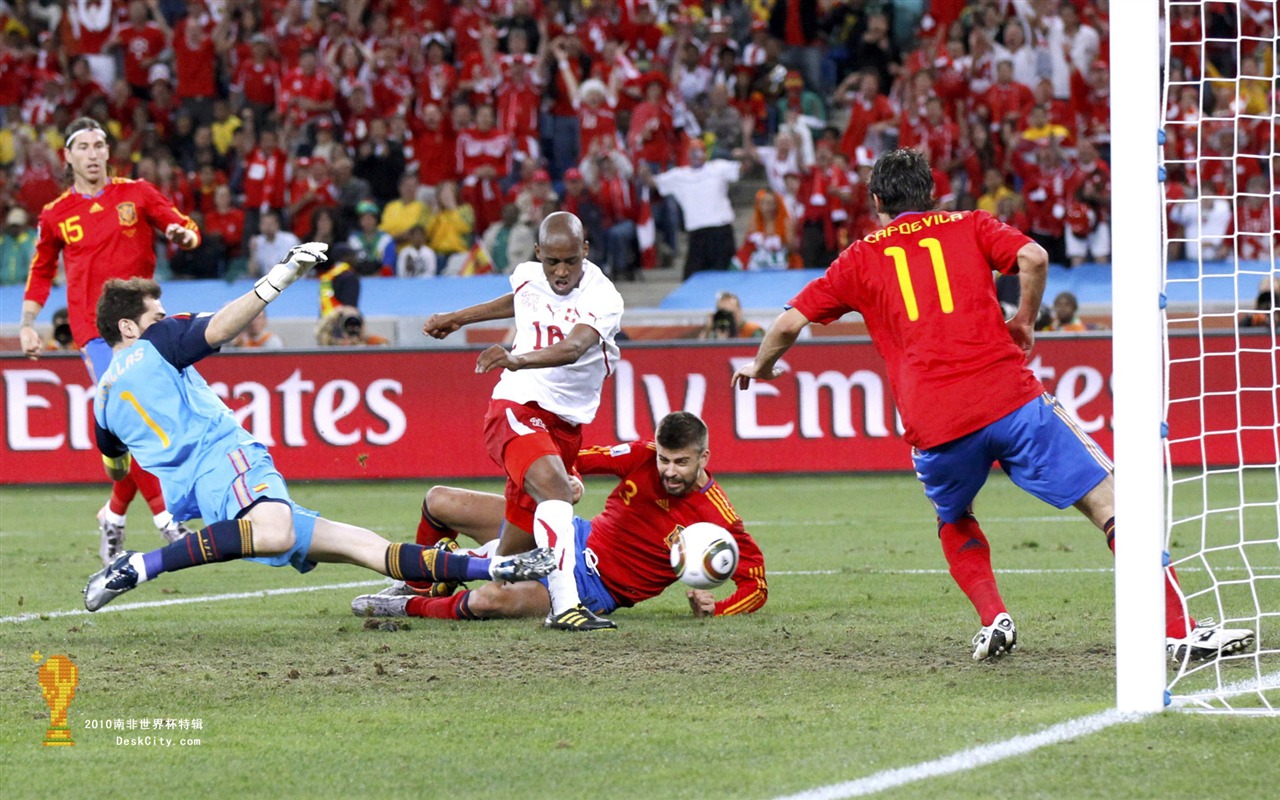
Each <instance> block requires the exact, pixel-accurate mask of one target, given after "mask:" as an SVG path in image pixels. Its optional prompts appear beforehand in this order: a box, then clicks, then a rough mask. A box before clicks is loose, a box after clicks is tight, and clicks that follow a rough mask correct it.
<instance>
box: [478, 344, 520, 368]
mask: <svg viewBox="0 0 1280 800" xmlns="http://www.w3.org/2000/svg"><path fill="white" fill-rule="evenodd" d="M495 369H520V362H519V360H518V357H517V356H513V355H511V353H510V352H508V350H507V348H505V347H503V346H502V345H500V344H495V345H493V346H491V347H488V348H486V349H485V351H484V352H483V353H481V354H480V357H479V358H477V359H476V372H479V373H484V372H491V371H493V370H495Z"/></svg>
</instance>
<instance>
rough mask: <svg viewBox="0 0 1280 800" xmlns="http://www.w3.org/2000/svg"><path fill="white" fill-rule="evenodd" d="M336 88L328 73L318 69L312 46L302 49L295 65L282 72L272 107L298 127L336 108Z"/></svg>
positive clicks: (330, 112)
mask: <svg viewBox="0 0 1280 800" xmlns="http://www.w3.org/2000/svg"><path fill="white" fill-rule="evenodd" d="M336 98H337V90H336V89H334V86H333V82H332V81H330V80H329V76H328V75H327V74H325V73H324V71H322V70H321V69H319V61H318V60H317V56H316V51H315V49H314V48H310V47H309V48H306V49H305V50H303V51H302V53H301V55H300V56H299V58H298V66H297V67H296V68H295V69H292V70H290V71H289V72H288V73H286V74H285V76H284V78H283V80H282V81H281V84H280V92H279V94H278V95H277V101H276V107H277V110H278V111H279V112H280V113H281V115H283V116H284V117H285V118H286V120H287V121H288V122H289V123H291V124H293V125H295V126H301V125H305V124H306V123H308V122H310V121H312V120H314V119H316V118H318V117H320V116H324V115H329V114H332V113H333V111H334V109H335V108H336V107H337V102H336Z"/></svg>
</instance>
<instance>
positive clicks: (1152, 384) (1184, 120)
mask: <svg viewBox="0 0 1280 800" xmlns="http://www.w3.org/2000/svg"><path fill="white" fill-rule="evenodd" d="M1210 8H1211V5H1210V4H1207V3H1203V2H1200V0H1159V2H1146V1H1140V2H1124V3H1113V4H1112V6H1111V12H1112V13H1111V20H1110V23H1111V27H1110V30H1111V47H1112V50H1111V52H1112V60H1111V136H1112V150H1111V165H1112V209H1113V220H1114V223H1113V228H1112V229H1113V231H1114V232H1115V235H1114V244H1113V259H1112V263H1113V271H1112V309H1113V313H1112V318H1113V329H1114V333H1113V357H1112V360H1113V392H1114V418H1113V422H1112V426H1113V428H1114V432H1115V462H1116V531H1117V535H1116V573H1115V582H1116V703H1117V706H1118V708H1119V709H1120V710H1122V711H1138V712H1149V711H1157V710H1160V709H1162V708H1165V707H1173V708H1179V709H1185V710H1196V711H1217V712H1229V713H1245V714H1280V367H1278V366H1277V361H1278V356H1277V354H1278V353H1280V346H1278V340H1277V321H1278V320H1277V319H1276V317H1275V316H1271V315H1268V314H1267V313H1265V312H1264V313H1262V314H1260V315H1259V314H1257V313H1256V309H1255V305H1254V304H1255V297H1259V299H1260V295H1261V293H1262V292H1263V290H1265V288H1266V287H1267V286H1268V285H1270V284H1272V282H1275V281H1277V279H1278V278H1280V272H1278V271H1277V259H1278V257H1280V252H1278V248H1277V242H1278V241H1280V235H1278V234H1277V232H1276V220H1278V219H1280V213H1278V212H1277V204H1280V186H1277V185H1276V183H1277V180H1276V177H1277V175H1280V162H1278V161H1276V159H1280V141H1277V138H1278V137H1280V109H1277V105H1280V90H1278V89H1277V75H1278V74H1280V66H1278V65H1277V62H1280V38H1278V37H1277V31H1276V25H1277V23H1278V22H1280V20H1277V19H1275V16H1276V15H1277V14H1280V9H1277V4H1276V3H1267V2H1260V1H1259V0H1227V1H1226V2H1223V3H1218V4H1212V8H1213V9H1214V10H1213V11H1212V12H1211V11H1210V10H1209V9H1210ZM1162 11H1163V12H1164V13H1163V14H1162V13H1161V12H1162ZM1211 14H1212V15H1216V16H1211ZM1174 20H1176V21H1177V24H1178V25H1179V28H1178V29H1176V30H1175V29H1174V26H1173V24H1172V21H1174ZM1268 51H1269V52H1270V53H1271V54H1272V55H1271V56H1269V57H1267V58H1262V57H1257V54H1258V53H1264V54H1265V53H1267V52H1268ZM1267 61H1269V62H1270V63H1269V64H1267V63H1266V62H1267ZM1174 66H1176V67H1177V68H1176V69H1175V68H1173V67H1174ZM1260 87H1262V88H1260ZM1179 103H1182V105H1181V107H1179ZM1166 141H1168V142H1169V144H1168V145H1166ZM1175 143H1176V144H1175ZM1175 176H1176V179H1175ZM1259 176H1261V178H1262V179H1261V180H1260V179H1259ZM1263 187H1265V188H1263ZM1246 217H1247V218H1246ZM1175 224H1176V225H1178V226H1180V228H1179V229H1178V230H1177V231H1176V232H1171V230H1170V228H1171V227H1172V226H1174V225H1175ZM1174 253H1177V254H1179V255H1178V258H1177V260H1174V258H1173V254H1174ZM1276 286H1277V287H1280V284H1276ZM1277 294H1280V292H1277ZM1277 299H1280V298H1277ZM1246 319H1247V320H1248V323H1246ZM1246 324H1247V325H1248V326H1249V327H1246ZM1162 560H1163V561H1162ZM1164 563H1167V564H1169V565H1171V566H1173V567H1175V568H1176V569H1177V570H1178V572H1179V577H1180V578H1181V582H1182V586H1183V589H1184V593H1185V597H1186V607H1187V610H1188V612H1189V614H1190V616H1192V617H1194V618H1196V619H1197V620H1200V621H1205V620H1207V619H1208V618H1210V617H1212V618H1214V619H1216V620H1217V621H1218V622H1219V623H1221V624H1223V625H1224V626H1226V627H1229V628H1233V629H1248V630H1251V631H1253V632H1254V633H1255V634H1256V642H1255V644H1254V646H1253V647H1251V648H1249V649H1248V650H1247V651H1245V652H1239V653H1231V654H1227V655H1223V656H1221V657H1218V658H1211V659H1207V660H1205V661H1201V662H1192V661H1189V660H1183V661H1181V662H1178V661H1174V662H1169V661H1167V660H1166V655H1165V647H1164V599H1163V592H1164V589H1163V580H1164V576H1163V569H1162V567H1163V564H1164Z"/></svg>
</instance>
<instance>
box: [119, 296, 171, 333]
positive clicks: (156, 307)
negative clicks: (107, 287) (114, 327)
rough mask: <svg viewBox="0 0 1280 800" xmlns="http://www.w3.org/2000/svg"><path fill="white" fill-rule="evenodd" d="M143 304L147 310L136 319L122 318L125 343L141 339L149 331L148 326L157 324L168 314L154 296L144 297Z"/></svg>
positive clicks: (121, 325) (121, 329)
mask: <svg viewBox="0 0 1280 800" xmlns="http://www.w3.org/2000/svg"><path fill="white" fill-rule="evenodd" d="M143 304H144V305H145V307H146V310H145V311H143V312H142V315H141V316H139V317H138V318H137V319H136V320H132V319H122V320H120V335H121V339H122V340H123V343H124V344H125V345H128V344H131V343H132V342H134V341H136V340H138V339H141V338H142V334H144V333H146V332H147V328H150V327H151V326H152V325H155V324H156V323H157V322H159V321H160V320H162V319H164V318H165V317H166V316H167V315H166V314H165V311H164V306H162V305H161V304H160V301H159V300H157V299H156V298H154V297H146V298H143Z"/></svg>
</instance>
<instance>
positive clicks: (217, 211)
mask: <svg viewBox="0 0 1280 800" xmlns="http://www.w3.org/2000/svg"><path fill="white" fill-rule="evenodd" d="M201 230H202V231H203V233H204V243H205V244H206V245H209V244H213V245H214V246H217V247H220V248H221V250H222V255H221V258H220V259H219V262H220V264H219V269H218V274H219V276H221V277H224V278H225V277H231V276H237V275H241V274H243V273H244V271H245V256H244V247H243V245H244V212H243V211H241V210H240V209H238V208H236V207H235V206H233V205H232V197H231V187H230V186H227V185H226V184H221V185H219V186H218V188H216V189H215V190H214V192H213V208H212V209H210V210H209V211H208V212H207V213H206V214H205V215H204V225H203V226H202V227H201Z"/></svg>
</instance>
